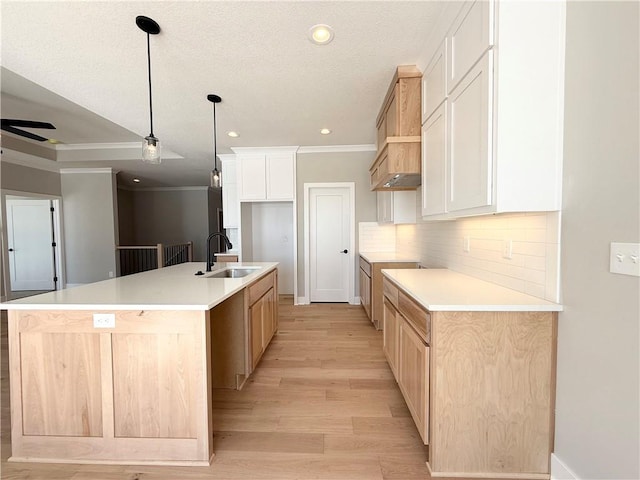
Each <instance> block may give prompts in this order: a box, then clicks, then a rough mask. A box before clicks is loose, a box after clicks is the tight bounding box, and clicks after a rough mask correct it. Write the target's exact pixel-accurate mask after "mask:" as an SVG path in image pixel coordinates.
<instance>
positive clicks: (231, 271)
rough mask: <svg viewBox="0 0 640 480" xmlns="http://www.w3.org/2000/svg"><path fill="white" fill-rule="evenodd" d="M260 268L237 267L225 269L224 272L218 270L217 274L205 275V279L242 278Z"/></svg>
mask: <svg viewBox="0 0 640 480" xmlns="http://www.w3.org/2000/svg"><path fill="white" fill-rule="evenodd" d="M260 268H261V267H254V268H249V267H239V268H225V269H224V270H218V271H217V272H213V273H210V274H208V275H206V277H207V278H242V277H246V276H247V275H250V274H252V273H253V272H256V271H258V270H260Z"/></svg>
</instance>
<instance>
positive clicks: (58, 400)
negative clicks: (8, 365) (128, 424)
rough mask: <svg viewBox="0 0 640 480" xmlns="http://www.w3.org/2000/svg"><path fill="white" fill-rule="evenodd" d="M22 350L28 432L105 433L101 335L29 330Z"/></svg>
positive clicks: (22, 337)
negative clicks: (30, 331) (103, 427)
mask: <svg viewBox="0 0 640 480" xmlns="http://www.w3.org/2000/svg"><path fill="white" fill-rule="evenodd" d="M20 350H21V354H20V369H21V371H22V407H23V409H24V410H23V414H22V428H23V434H24V435H55V436H78V437H100V436H102V389H101V380H102V377H101V374H102V373H101V368H100V353H101V352H100V335H99V334H94V333H50V332H41V333H40V332H33V333H25V332H23V333H21V334H20ZM51 359H54V360H51Z"/></svg>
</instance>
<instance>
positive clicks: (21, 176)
mask: <svg viewBox="0 0 640 480" xmlns="http://www.w3.org/2000/svg"><path fill="white" fill-rule="evenodd" d="M3 157H4V155H3ZM0 186H1V187H2V189H3V190H17V191H20V192H31V193H41V194H45V195H56V196H60V195H62V190H61V186H60V174H59V173H56V172H49V171H47V170H40V169H38V168H30V167H24V166H22V165H17V164H15V163H9V162H7V161H5V160H4V159H3V161H1V162H0Z"/></svg>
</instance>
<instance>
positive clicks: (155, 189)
mask: <svg viewBox="0 0 640 480" xmlns="http://www.w3.org/2000/svg"><path fill="white" fill-rule="evenodd" d="M118 188H120V187H118ZM210 188H211V187H138V188H132V189H130V190H131V191H132V192H178V191H203V190H204V191H206V190H208V189H210ZM127 190H129V189H127Z"/></svg>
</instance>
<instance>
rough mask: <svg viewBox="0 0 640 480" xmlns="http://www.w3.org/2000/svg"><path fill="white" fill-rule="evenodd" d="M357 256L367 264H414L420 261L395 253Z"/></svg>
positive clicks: (361, 253) (361, 254) (364, 253)
mask: <svg viewBox="0 0 640 480" xmlns="http://www.w3.org/2000/svg"><path fill="white" fill-rule="evenodd" d="M359 255H360V256H361V257H362V258H364V259H365V260H366V261H367V262H369V263H377V262H415V263H418V262H419V261H420V259H419V258H416V257H412V256H409V255H405V254H402V253H397V252H360V253H359Z"/></svg>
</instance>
